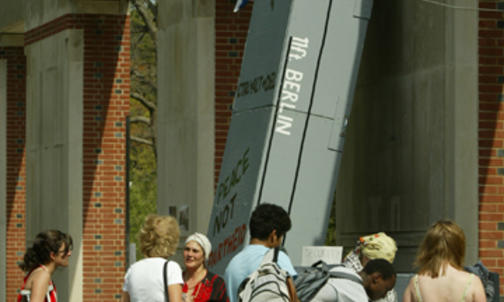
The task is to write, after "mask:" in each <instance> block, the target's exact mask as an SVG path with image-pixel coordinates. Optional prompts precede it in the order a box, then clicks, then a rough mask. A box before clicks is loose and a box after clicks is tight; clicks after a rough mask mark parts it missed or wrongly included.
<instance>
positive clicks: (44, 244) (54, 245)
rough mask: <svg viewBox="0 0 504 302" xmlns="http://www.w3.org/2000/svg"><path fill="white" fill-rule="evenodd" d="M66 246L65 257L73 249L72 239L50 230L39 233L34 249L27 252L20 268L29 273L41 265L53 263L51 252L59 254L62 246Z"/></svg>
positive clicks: (34, 242) (31, 248)
mask: <svg viewBox="0 0 504 302" xmlns="http://www.w3.org/2000/svg"><path fill="white" fill-rule="evenodd" d="M63 244H64V245H65V255H66V254H68V251H70V250H71V249H72V248H73V241H72V237H71V236H70V235H68V234H65V233H63V232H61V231H58V230H48V231H45V232H41V233H39V234H38V235H37V236H36V237H35V240H34V241H33V245H32V247H30V248H28V249H27V250H26V253H25V255H24V257H23V261H22V262H21V263H20V264H19V267H20V268H21V269H22V270H23V271H25V272H29V271H31V270H33V269H34V268H37V267H38V266H39V265H41V264H48V263H50V262H51V252H52V253H55V254H57V253H58V251H59V249H60V248H61V246H62V245H63Z"/></svg>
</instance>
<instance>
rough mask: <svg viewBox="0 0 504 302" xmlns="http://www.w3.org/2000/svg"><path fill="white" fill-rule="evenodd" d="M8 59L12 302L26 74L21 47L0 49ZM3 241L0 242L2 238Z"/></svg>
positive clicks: (20, 240) (18, 252)
mask: <svg viewBox="0 0 504 302" xmlns="http://www.w3.org/2000/svg"><path fill="white" fill-rule="evenodd" d="M0 59H5V60H7V130H6V133H7V186H6V189H7V200H6V205H7V213H3V214H2V215H7V246H6V252H7V255H6V256H7V257H6V260H7V267H6V271H7V276H6V277H7V278H6V279H7V284H6V290H7V297H6V298H7V301H14V300H15V298H16V291H17V289H18V287H19V285H20V282H19V280H22V279H23V272H22V271H21V270H20V269H19V268H18V266H17V263H18V262H19V261H20V260H21V259H22V257H23V255H24V251H25V198H26V195H25V192H26V191H25V188H26V186H25V116H26V114H25V103H26V98H25V87H26V84H25V78H26V76H25V71H26V58H25V55H24V48H23V47H0ZM2 240H3V239H2Z"/></svg>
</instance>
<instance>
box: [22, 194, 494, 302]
mask: <svg viewBox="0 0 504 302" xmlns="http://www.w3.org/2000/svg"><path fill="white" fill-rule="evenodd" d="M290 228H291V220H290V218H289V215H288V214H287V212H286V211H285V210H284V209H283V208H281V207H279V206H277V205H273V204H261V205H259V206H257V207H256V209H255V210H254V211H253V213H252V216H251V218H250V222H249V231H250V238H251V239H250V242H249V244H248V245H247V246H246V247H244V248H243V249H242V250H241V251H240V252H239V253H237V254H236V255H235V256H234V257H233V258H232V259H231V261H230V262H229V264H228V266H227V268H226V270H225V272H224V275H223V276H222V277H221V276H219V275H218V274H216V273H213V272H211V271H209V270H208V267H207V261H208V258H209V256H210V253H211V250H212V245H211V243H210V241H209V240H208V238H207V237H206V236H205V235H204V234H201V233H194V234H192V235H190V236H188V237H187V239H186V240H185V244H184V249H183V269H182V268H181V267H180V265H179V264H178V263H177V262H175V261H171V260H168V259H169V258H170V257H171V256H173V255H174V254H175V252H176V249H177V247H178V243H179V237H180V231H179V226H178V223H177V221H176V219H175V218H173V217H171V216H160V215H149V216H148V217H147V218H146V220H145V223H144V225H143V227H142V229H141V231H140V233H139V241H140V248H141V252H142V253H143V255H144V258H143V259H141V260H139V261H137V262H135V263H134V264H132V265H131V266H130V267H129V269H128V270H127V272H126V275H125V277H124V285H123V288H122V290H123V292H122V296H121V301H123V302H130V301H131V302H137V301H149V302H157V301H159V302H164V301H170V302H178V301H184V302H189V301H191V302H192V301H194V302H206V301H210V302H228V301H229V302H237V301H240V302H241V301H243V299H242V296H241V295H242V294H241V292H240V290H239V288H242V286H243V284H244V280H246V279H247V277H248V276H250V275H251V274H252V273H253V272H254V271H256V270H257V269H258V267H259V266H260V265H261V263H262V262H263V258H264V257H265V255H266V254H267V252H268V251H270V250H271V249H278V248H279V247H281V246H282V243H283V239H284V236H285V235H286V233H287V232H288V231H289V230H290ZM72 247H73V244H72V237H71V236H70V235H68V234H65V233H63V232H61V231H57V230H49V231H45V232H42V233H40V234H38V235H37V237H36V238H35V240H34V242H33V245H32V246H31V247H30V248H28V249H27V251H26V253H25V255H24V258H23V261H22V262H21V264H20V268H21V269H22V270H23V271H25V272H26V276H25V278H24V281H23V284H22V286H21V288H20V292H19V295H18V300H17V301H18V302H23V301H31V302H56V301H57V293H56V286H55V285H54V283H53V281H52V275H53V273H54V271H55V270H56V269H57V268H58V267H66V266H68V264H69V258H70V256H71V255H72ZM396 251H397V246H396V243H395V241H394V240H393V239H392V238H391V237H389V236H388V235H387V234H385V233H377V234H372V235H368V236H363V237H361V238H360V239H359V241H358V242H357V244H356V246H355V248H353V249H352V250H351V251H350V252H349V253H348V254H347V255H346V256H345V258H344V259H343V263H342V265H337V266H334V267H332V268H331V270H330V271H331V272H334V273H337V274H343V275H345V276H349V277H348V278H329V279H328V280H327V281H326V282H325V283H324V284H323V285H322V286H321V287H320V289H317V291H316V294H315V295H314V296H312V297H311V298H310V300H309V301H315V302H329V301H356V302H357V301H387V302H393V301H398V300H399V298H398V297H397V293H396V291H395V290H394V286H395V283H396V273H395V270H394V267H393V265H392V264H393V262H394V258H395V255H396ZM277 256H278V258H277V260H276V264H277V265H278V267H279V268H280V269H281V270H282V271H284V272H285V274H286V276H287V278H286V281H285V284H286V286H287V288H288V296H289V297H288V301H300V300H299V299H298V295H297V292H296V286H295V282H294V280H295V279H296V276H297V272H296V270H295V268H294V266H293V264H292V262H291V260H290V258H289V256H288V255H287V253H285V252H283V251H280V252H279V253H278V255H277ZM464 256H465V236H464V232H463V231H462V229H461V228H460V227H459V226H458V225H457V224H456V223H454V222H453V221H449V220H441V221H438V222H436V223H434V224H433V225H432V226H431V227H430V228H429V229H428V230H427V232H426V234H425V237H424V239H423V241H422V243H421V244H420V247H419V249H418V253H417V258H416V262H415V266H416V268H417V269H418V273H417V274H415V275H414V276H413V277H412V278H411V280H410V282H409V284H408V286H407V288H406V290H405V292H404V295H403V297H402V301H404V302H422V301H443V302H452V301H473V302H482V301H486V296H485V290H484V288H483V285H482V282H481V281H480V279H479V278H478V277H477V276H475V275H474V274H471V273H469V272H467V271H465V270H464V268H463V261H464ZM302 302H305V301H302Z"/></svg>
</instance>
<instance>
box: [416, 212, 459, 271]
mask: <svg viewBox="0 0 504 302" xmlns="http://www.w3.org/2000/svg"><path fill="white" fill-rule="evenodd" d="M465 244H466V239H465V235H464V231H463V230H462V229H461V228H460V226H458V225H457V224H456V223H455V222H453V221H451V220H439V221H438V222H436V223H434V224H433V225H432V226H431V227H430V228H429V229H428V230H427V233H426V234H425V237H424V239H423V241H422V244H421V245H420V247H419V249H418V255H417V258H416V261H415V265H416V266H417V267H418V268H419V273H420V274H426V275H429V276H431V277H432V278H436V277H437V276H438V275H439V274H440V273H441V275H443V274H444V269H445V267H446V265H447V264H450V265H451V266H453V267H455V268H457V269H462V265H463V262H464V256H465Z"/></svg>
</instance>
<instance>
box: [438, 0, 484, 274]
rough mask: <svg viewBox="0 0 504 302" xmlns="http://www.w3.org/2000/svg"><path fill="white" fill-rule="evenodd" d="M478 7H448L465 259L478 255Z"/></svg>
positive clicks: (453, 185) (451, 161) (457, 209)
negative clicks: (465, 244)
mask: <svg viewBox="0 0 504 302" xmlns="http://www.w3.org/2000/svg"><path fill="white" fill-rule="evenodd" d="M456 3H457V5H462V6H466V7H472V8H474V10H455V9H447V10H446V18H445V20H446V22H447V25H448V26H447V27H446V36H447V37H450V38H449V40H448V41H447V42H448V43H446V49H445V54H446V55H445V56H446V81H445V91H446V96H445V101H446V105H445V106H446V112H447V115H446V119H445V127H446V138H447V139H446V141H445V146H446V151H447V152H446V156H445V160H446V161H445V167H446V170H447V171H449V173H447V174H446V184H447V185H446V188H445V196H446V197H445V200H446V201H447V203H448V204H449V205H448V209H447V213H448V215H447V216H449V217H450V218H452V219H454V220H455V221H456V222H457V223H458V224H460V226H461V227H462V228H463V229H464V232H465V235H466V240H467V246H466V264H467V265H472V264H474V263H476V261H477V260H478V251H479V249H478V247H479V246H478V201H479V197H478V112H479V108H478V104H479V103H478V99H479V97H478V12H477V10H476V9H477V8H478V4H477V3H475V2H474V1H471V0H464V1H457V2H456Z"/></svg>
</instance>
